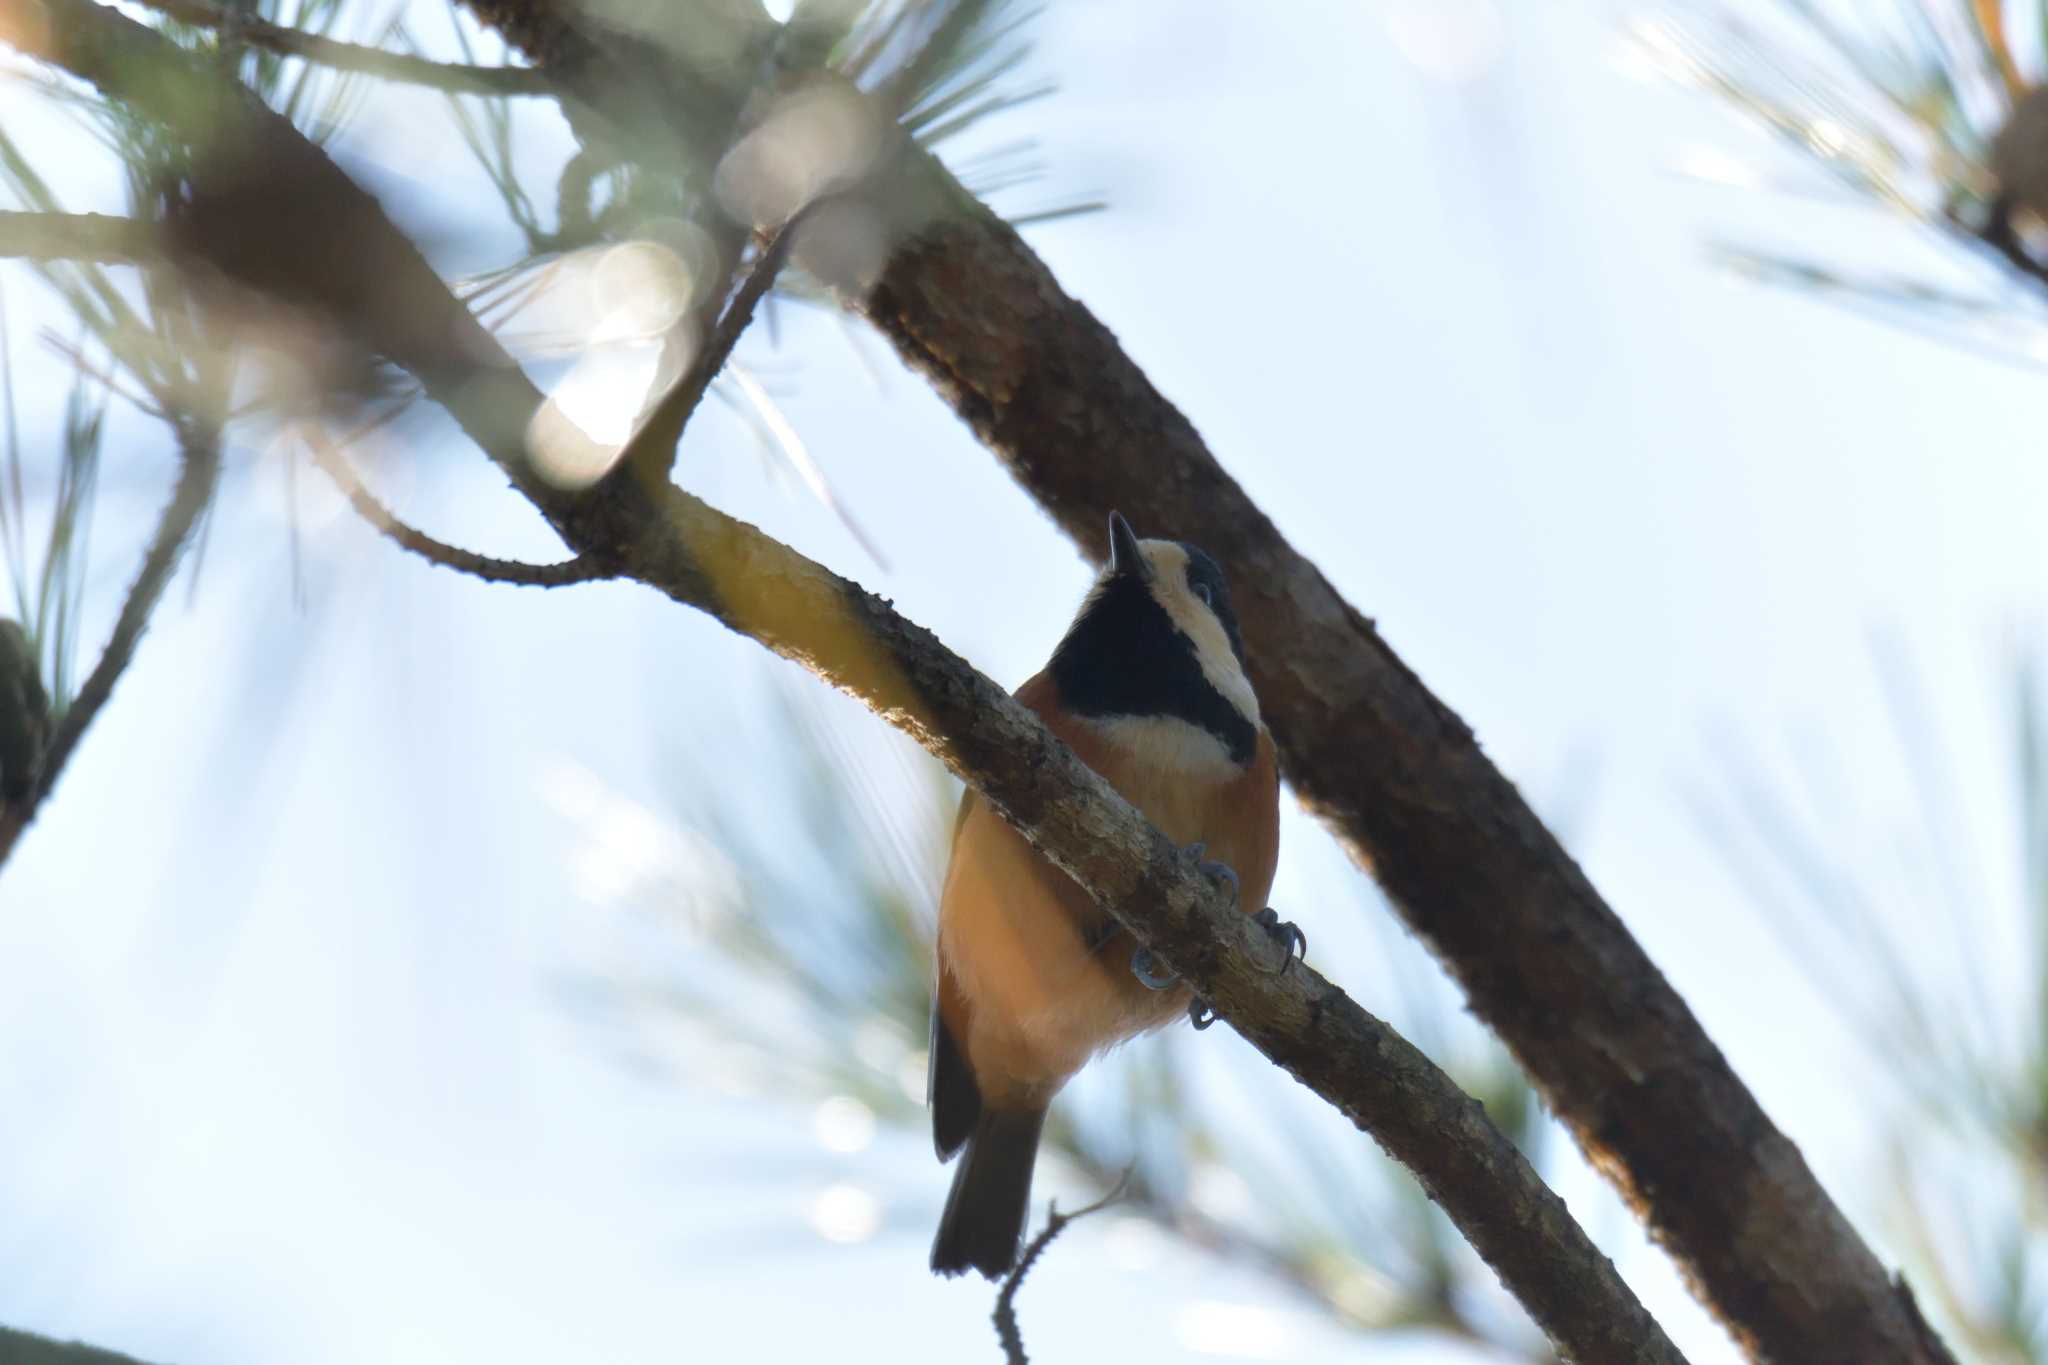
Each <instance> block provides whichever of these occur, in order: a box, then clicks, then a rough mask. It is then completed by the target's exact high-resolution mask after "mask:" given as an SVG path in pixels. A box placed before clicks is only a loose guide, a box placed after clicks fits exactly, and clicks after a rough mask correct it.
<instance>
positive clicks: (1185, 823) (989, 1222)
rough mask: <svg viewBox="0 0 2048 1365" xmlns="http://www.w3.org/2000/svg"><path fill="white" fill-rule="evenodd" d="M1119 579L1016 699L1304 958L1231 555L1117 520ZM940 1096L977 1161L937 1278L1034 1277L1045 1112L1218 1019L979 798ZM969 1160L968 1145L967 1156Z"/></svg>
mask: <svg viewBox="0 0 2048 1365" xmlns="http://www.w3.org/2000/svg"><path fill="white" fill-rule="evenodd" d="M1109 540H1110V561H1109V567H1108V568H1107V569H1106V570H1104V571H1103V573H1102V576H1101V577H1100V578H1098V579H1097V580H1096V583H1095V586H1094V588H1093V589H1092V590H1091V591H1090V592H1089V594H1088V596H1087V599H1086V600H1085V601H1083V602H1082V603H1081V609H1080V611H1079V612H1078V613H1076V615H1075V617H1074V623H1073V624H1072V625H1071V626H1069V627H1068V628H1067V633H1066V637H1065V638H1064V639H1062V640H1061V641H1060V643H1059V647H1058V648H1057V649H1055V650H1054V651H1053V656H1052V662H1051V663H1050V664H1048V665H1047V666H1046V668H1045V669H1044V670H1043V671H1042V672H1040V673H1039V674H1038V675H1037V676H1036V677H1034V678H1032V679H1031V680H1030V681H1029V682H1027V683H1025V684H1024V685H1023V686H1022V687H1020V688H1018V689H1017V692H1016V696H1017V700H1018V701H1020V702H1022V703H1024V705H1026V706H1028V707H1030V708H1031V709H1032V710H1033V711H1035V712H1037V713H1038V715H1039V717H1040V718H1041V719H1042V720H1044V721H1045V723H1046V725H1047V727H1048V728H1050V729H1051V730H1052V732H1053V733H1054V734H1056V735H1058V736H1059V737H1060V738H1061V739H1062V740H1064V741H1066V743H1067V744H1068V745H1069V746H1070V747H1071V748H1072V749H1073V750H1074V752H1075V753H1076V754H1078V755H1079V756H1080V757H1081V760H1082V761H1083V762H1085V763H1086V764H1088V766H1089V767H1091V768H1093V769H1095V771H1096V772H1098V773H1100V774H1101V775H1102V776H1103V777H1104V778H1106V779H1107V780H1108V782H1109V784H1110V785H1111V786H1113V787H1115V788H1116V789H1117V791H1118V792H1119V793H1121V794H1122V795H1123V797H1124V799H1125V800H1127V801H1129V802H1130V803H1131V804H1132V805H1134V806H1136V807H1137V808H1138V809H1139V810H1140V811H1142V812H1144V814H1145V816H1146V818H1148V819H1149V820H1151V821H1152V823H1153V824H1155V825H1157V826H1158V827H1159V829H1160V830H1161V831H1162V832H1164V833H1165V834H1166V835H1167V837H1169V838H1171V839H1173V840H1174V841H1175V842H1177V843H1181V844H1197V845H1201V846H1202V851H1203V852H1205V853H1206V854H1207V855H1208V856H1209V857H1210V858H1211V859H1214V860H1215V861H1212V862H1208V863H1205V867H1206V868H1207V869H1208V870H1209V871H1210V872H1211V873H1212V874H1213V875H1215V876H1217V877H1219V878H1221V879H1224V880H1226V881H1229V882H1231V883H1233V884H1235V886H1236V887H1237V890H1238V893H1239V904H1241V905H1244V906H1246V907H1248V908H1251V909H1255V910H1258V911H1259V913H1258V918H1259V920H1260V921H1261V922H1262V923H1264V924H1266V925H1267V927H1268V928H1269V929H1271V930H1273V931H1274V932H1275V933H1276V934H1280V935H1282V937H1283V941H1286V942H1288V943H1289V945H1290V947H1292V946H1293V945H1294V944H1296V943H1299V942H1301V941H1302V940H1301V935H1300V933H1299V931H1297V930H1295V929H1294V928H1293V926H1292V925H1283V924H1280V923H1279V921H1278V918H1277V916H1275V915H1274V914H1273V913H1272V912H1271V911H1270V910H1264V909H1262V907H1264V906H1265V904H1266V893H1267V891H1268V890H1269V889H1270V888H1271V886H1272V883H1273V866H1274V862H1275V860H1276V859H1277V858H1278V856H1279V851H1280V779H1279V773H1278V769H1277V768H1276V766H1275V764H1274V759H1273V739H1272V736H1271V735H1269V734H1267V733H1266V728H1265V726H1264V725H1263V724H1261V723H1260V721H1259V703H1258V699H1257V698H1256V697H1254V696H1253V695H1252V685H1251V683H1250V681H1249V680H1247V679H1246V677H1245V672H1244V644H1243V641H1242V640H1240V639H1239V637H1238V630H1237V617H1236V615H1235V613H1233V612H1232V611H1231V609H1230V594H1229V592H1228V591H1227V589H1226V588H1225V586H1224V583H1223V573H1222V570H1220V569H1219V568H1217V566H1216V561H1215V560H1213V559H1211V558H1210V557H1209V556H1208V555H1206V554H1204V553H1203V552H1202V551H1200V550H1198V549H1196V548H1195V547H1194V546H1192V545H1184V544H1181V543H1179V542H1176V541H1171V540H1139V539H1138V538H1137V536H1136V535H1135V534H1133V533H1132V531H1131V527H1130V524H1129V523H1128V522H1126V521H1125V520H1124V519H1123V517H1122V516H1120V515H1118V514H1116V513H1111V514H1110V518H1109ZM937 995H938V999H937V1001H936V1003H935V1006H934V1008H933V1011H932V1038H931V1071H930V1076H929V1082H928V1099H929V1101H930V1104H931V1110H932V1139H933V1143H934V1145H935V1146H936V1147H937V1148H938V1152H939V1159H940V1160H941V1161H946V1160H949V1159H951V1158H952V1157H953V1156H954V1155H956V1154H958V1155H959V1156H960V1166H959V1169H958V1170H957V1171H956V1172H955V1173H954V1176H953V1189H952V1193H951V1194H949V1195H948V1196H947V1197H946V1211H945V1213H944V1214H943V1215H942V1216H941V1217H940V1219H939V1233H938V1238H937V1240H935V1241H934V1242H933V1243H932V1269H933V1270H934V1271H936V1272H938V1273H939V1274H941V1275H957V1274H959V1273H961V1272H962V1271H965V1270H967V1269H968V1268H970V1267H972V1268H973V1269H975V1270H979V1271H980V1272H981V1273H982V1274H984V1275H986V1276H988V1277H989V1278H990V1279H995V1278H997V1277H999V1276H1001V1275H1003V1274H1005V1273H1007V1272H1008V1271H1009V1270H1010V1268H1011V1266H1012V1265H1014V1264H1015V1262H1016V1259H1017V1252H1018V1243H1019V1242H1020V1241H1021V1240H1022V1237H1023V1232H1024V1224H1025V1219H1026V1216H1027V1212H1028V1205H1029V1203H1030V1200H1031V1170H1032V1166H1033V1164H1034V1162H1035V1160H1036V1158H1037V1155H1038V1135H1039V1129H1040V1127H1041V1126H1042V1125H1043V1124H1044V1122H1045V1111H1046V1106H1047V1105H1048V1104H1049V1103H1050V1102H1051V1100H1052V1097H1053V1096H1054V1095H1055V1094H1057V1093H1058V1092H1059V1089H1060V1087H1061V1086H1063V1085H1065V1084H1066V1083H1067V1081H1068V1080H1069V1079H1070V1078H1071V1077H1072V1076H1073V1075H1074V1073H1075V1072H1077V1071H1079V1070H1080V1069H1081V1067H1082V1066H1083V1065H1085V1064H1086V1063H1087V1061H1088V1059H1089V1058H1091V1057H1093V1056H1094V1055H1095V1054H1096V1053H1098V1052H1102V1051H1103V1050H1105V1049H1107V1048H1109V1047H1112V1046H1114V1045H1116V1044H1117V1043H1120V1042H1122V1041H1124V1040H1125V1039H1127V1038H1131V1037H1135V1036H1136V1035H1138V1034H1140V1033H1145V1032H1148V1031H1150V1030H1152V1029H1156V1028H1159V1027H1161V1026H1163V1025H1165V1024H1167V1023H1169V1022H1171V1021H1172V1020H1173V1019H1175V1018H1176V1017H1178V1016H1179V1015H1181V1014H1183V1013H1190V1014H1193V1015H1194V1016H1195V1018H1196V1022H1197V1024H1198V1026H1199V1025H1200V1024H1201V1023H1202V1022H1203V1016H1204V1014H1205V1009H1204V1007H1203V1006H1202V1005H1201V1003H1200V1002H1199V1001H1197V1000H1195V999H1194V996H1193V992H1192V991H1191V990H1190V989H1189V988H1188V987H1187V986H1186V985H1184V984H1182V983H1180V982H1178V981H1177V980H1175V979H1174V978H1173V977H1172V976H1170V975H1168V974H1165V973H1164V972H1163V971H1162V970H1160V969H1159V968H1158V967H1157V966H1156V965H1155V964H1154V963H1153V962H1152V961H1151V959H1150V956H1149V955H1148V954H1147V953H1146V952H1145V951H1144V950H1143V949H1142V948H1139V947H1138V946H1137V945H1136V943H1135V941H1134V940H1133V939H1132V938H1131V936H1130V935H1129V934H1128V933H1126V932H1124V931H1123V930H1122V929H1121V928H1120V927H1119V926H1118V925H1117V923H1116V921H1115V920H1114V919H1112V918H1110V917H1109V916H1108V915H1107V914H1105V913H1104V912H1103V911H1102V910H1101V909H1099V908H1098V907H1097V906H1096V904H1095V902H1094V900H1093V899H1092V898H1091V897H1090V896H1089V895H1088V893H1087V892H1086V891H1083V890H1082V889H1081V887H1080V886H1079V885H1078V884H1076V883H1075V882H1074V881H1073V880H1072V879H1071V878H1070V877H1068V876H1067V875H1066V873H1064V872H1061V871H1060V870H1059V869H1058V868H1056V867H1054V866H1053V865H1052V864H1051V863H1049V862H1047V861H1045V859H1044V858H1042V857H1040V856H1039V854H1038V853H1037V852H1036V851H1035V850H1034V849H1033V848H1032V847H1031V845H1030V844H1029V843H1027V842H1025V839H1024V836H1023V835H1021V834H1019V833H1018V832H1017V831H1016V830H1014V829H1012V828H1011V827H1010V825H1009V823H1008V822H1007V821H1005V820H1004V819H1003V817H1002V816H1000V815H998V814H997V813H996V812H995V811H994V810H992V809H991V808H990V807H989V805H988V804H987V803H986V802H985V801H983V800H981V799H980V798H979V797H978V796H977V795H976V794H975V792H974V791H973V790H972V789H971V788H970V789H969V790H968V792H967V794H966V796H965V797H964V798H962V800H961V802H960V817H959V821H958V823H957V824H956V825H955V826H954V833H953V856H952V861H951V863H950V864H949V866H948V867H947V869H946V880H945V887H944V890H943V891H942V892H941V894H940V899H939V935H938V990H937ZM963 1149H964V1150H963Z"/></svg>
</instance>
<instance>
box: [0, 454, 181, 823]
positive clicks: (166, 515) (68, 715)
mask: <svg viewBox="0 0 2048 1365" xmlns="http://www.w3.org/2000/svg"><path fill="white" fill-rule="evenodd" d="M176 426H177V432H178V453H179V457H180V465H179V470H178V482H177V486H176V487H175V488H174V489H173V490H172V492H171V500H170V502H169V503H168V504H166V506H165V507H164V511H163V516H162V517H160V518H159V519H158V521H157V528H156V534H155V535H154V536H153V537H152V538H151V539H150V543H149V549H148V550H147V552H145V553H144V555H143V558H142V568H141V570H140V571H139V572H138V573H137V574H136V575H135V582H134V584H133V585H132V586H131V587H130V588H129V589H128V596H127V597H126V599H124V600H123V601H122V603H121V611H120V614H119V615H118V616H117V617H115V619H114V630H113V633H112V634H111V635H110V636H109V637H108V639H107V646H106V648H105V649H104V650H102V651H101V653H100V658H99V662H98V663H96V664H94V665H93V670H92V672H91V673H89V674H87V675H86V679H85V681H84V682H83V683H81V684H80V685H79V688H78V695H77V696H76V697H74V698H73V699H72V701H71V704H70V705H69V706H67V707H65V708H64V714H63V715H62V716H61V717H59V718H58V720H57V723H56V725H55V726H54V727H53V728H52V729H51V731H50V741H49V744H48V745H47V746H46V747H45V748H44V750H43V754H42V762H41V765H40V768H39V770H38V773H37V776H36V782H35V785H34V787H32V788H31V789H30V790H29V793H28V795H27V796H26V797H24V798H22V799H21V800H18V801H14V802H10V803H5V804H0V862H5V861H6V859H7V855H8V854H9V853H10V852H11V851H12V850H13V848H14V845H15V842H16V841H17V840H19V839H20V838H21V834H22V831H23V830H25V829H27V828H28V825H29V822H30V821H32V820H34V819H35V817H36V812H37V810H39V809H40V808H41V806H42V804H43V802H44V801H46V800H48V799H49V796H50V792H51V791H52V789H54V788H55V787H56V785H57V779H58V777H59V776H61V775H62V773H63V771H64V765H65V764H66V763H68V762H70V761H71V755H72V752H73V751H74V750H75V749H76V748H77V747H78V741H79V740H80V739H81V738H82V737H83V736H84V734H85V731H86V727H88V726H89V725H91V724H92V723H93V720H94V719H95V718H96V717H97V716H98V715H99V713H100V708H102V707H103V706H105V705H106V704H107V699H108V698H109V697H111V696H113V694H114V684H115V683H117V682H119V681H120V678H121V675H122V673H124V672H126V671H127V668H128V664H129V661H130V660H132V659H133V658H134V657H135V646H136V645H137V644H138V643H139V642H140V641H141V639H142V632H143V630H144V629H145V628H146V627H147V626H148V625H149V618H150V616H151V614H152V613H154V612H155V610H156V605H157V602H158V601H159V600H160V599H161V598H162V597H163V592H164V587H165V585H166V584H168V583H169V582H170V581H171V573H172V571H173V570H175V569H176V568H177V566H178V556H179V554H180V553H181V552H182V551H183V550H184V548H185V543H186V541H187V540H189V539H190V538H191V535H192V528H193V526H194V525H196V524H197V523H198V520H199V514H200V513H201V512H203V511H205V510H206V504H207V503H208V501H210V500H211V498H212V496H213V486H214V483H215V481H216V480H218V478H219V477H220V432H219V431H218V430H217V429H215V428H213V427H212V426H211V425H210V424H207V423H203V422H201V421H199V420H198V419H196V418H193V417H191V416H181V417H179V418H178V419H177V421H176Z"/></svg>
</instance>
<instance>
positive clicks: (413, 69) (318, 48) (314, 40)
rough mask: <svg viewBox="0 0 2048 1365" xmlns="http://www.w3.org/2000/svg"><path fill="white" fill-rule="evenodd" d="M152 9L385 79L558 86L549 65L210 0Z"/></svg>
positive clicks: (462, 85) (454, 88)
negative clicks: (429, 48)
mask: <svg viewBox="0 0 2048 1365" xmlns="http://www.w3.org/2000/svg"><path fill="white" fill-rule="evenodd" d="M141 3H142V4H144V5H147V6H148V7H149V8H150V9H153V10H155V11H156V12H157V13H159V14H162V15H164V16H166V17H168V18H171V19H175V20H177V21H178V22H179V23H181V24H191V25H192V26H193V27H195V28H209V29H225V28H228V27H230V26H232V27H233V29H234V32H235V36H236V37H237V38H239V39H240V40H241V41H243V42H245V43H248V44H250V45H251V46H254V47H260V48H264V49H267V50H268V51H271V52H278V53H282V54H284V55H285V56H287V57H302V58H304V59H305V60H306V61H309V62H315V63H318V64H319V65H321V66H329V67H333V68H334V69H335V70H337V71H353V72H357V73H359V74H361V75H365V76H376V77H378V78H380V79H382V80H388V81H403V82H405V83H406V84H408V85H418V86H424V87H426V88H427V89H430V90H445V91H447V92H448V93H449V94H453V95H547V94H552V93H553V91H554V87H553V83H552V82H551V81H550V80H549V79H548V75H547V73H546V72H545V71H542V70H540V69H539V68H538V67H531V66H469V65H465V64H463V63H460V62H437V61H432V60H429V59H428V58H425V57H415V56H413V55H411V54H410V53H405V52H386V51H384V50H383V49H382V48H377V47H366V46H364V45H363V44H361V43H346V42H342V41H341V40H340V39H337V38H329V37H326V36H324V35H322V34H318V33H308V32H306V31H305V30H304V29H296V28H287V27H286V26H284V25H283V24H273V23H271V22H270V21H268V20H266V19H258V18H256V17H254V16H253V15H251V16H248V17H244V16H242V15H230V14H229V13H227V11H225V10H223V9H221V8H220V7H219V6H217V5H213V4H210V3H208V0H141Z"/></svg>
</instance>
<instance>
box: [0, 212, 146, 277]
mask: <svg viewBox="0 0 2048 1365" xmlns="http://www.w3.org/2000/svg"><path fill="white" fill-rule="evenodd" d="M159 231H160V229H159V228H158V227H157V225H156V224H154V223H146V222H143V221H142V220H140V219H137V218H123V217H121V216H119V215H118V214H109V213H29V212H24V211H22V210H19V209H5V210H0V256H11V257H26V258H28V259H30V260H37V261H91V262H97V263H100V264H103V265H115V264H125V263H132V262H136V261H142V260H147V259H149V258H151V257H154V256H159V255H161V254H162V252H163V248H162V246H161V245H160V244H159V237H158V234H159Z"/></svg>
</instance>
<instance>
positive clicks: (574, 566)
mask: <svg viewBox="0 0 2048 1365" xmlns="http://www.w3.org/2000/svg"><path fill="white" fill-rule="evenodd" d="M306 439H307V445H308V446H309V448H310V449H311V450H312V452H313V463H314V464H315V465H318V466H319V468H320V471H321V472H322V473H324V474H325V475H327V477H328V478H329V479H331V480H333V481H334V486H335V487H336V488H338V489H340V490H341V495H342V496H343V497H345V498H347V499H348V505H349V506H350V507H352V508H354V509H355V512H356V515H357V516H359V517H361V518H362V519H363V520H364V521H367V522H368V523H370V525H371V526H373V527H375V528H376V529H377V532H378V534H380V535H382V536H384V537H385V538H386V539H387V540H389V541H391V542H392V544H394V545H397V546H398V547H399V548H400V549H404V550H409V551H411V552H412V553H413V554H416V555H418V556H420V557H421V558H422V559H425V560H427V561H428V562H429V563H432V564H439V565H440V566H442V567H443V568H447V569H454V570H455V571H456V572H457V573H466V574H468V575H470V576H471V577H472V578H481V579H483V580H484V581H485V582H487V583H510V584H514V585H516V586H521V587H529V588H562V587H568V586H569V585H571V584H574V583H595V582H599V581H601V580H603V579H607V578H617V577H618V576H619V571H618V570H617V569H615V568H612V567H610V566H609V565H606V564H604V563H602V562H601V561H599V560H597V559H595V558H593V557H592V556H590V555H577V556H575V557H574V558H573V559H565V560H563V561H562V562H561V563H559V564H529V563H526V562H525V561H523V560H517V559H496V558H493V557H492V556H490V555H480V554H478V553H476V552H475V551H474V550H465V549H463V548H462V547H461V546H459V545H450V544H449V543H448V542H447V541H445V540H436V539H435V538H434V537H432V536H430V535H428V534H427V533H426V532H424V531H421V530H419V529H417V528H416V527H413V526H411V525H409V524H408V523H406V522H405V521H403V520H401V519H400V518H399V516H398V514H397V513H396V512H393V511H392V510H391V509H390V508H389V507H387V506H386V505H385V504H384V502H383V500H382V499H380V498H379V497H378V496H377V495H376V494H375V493H372V492H371V491H370V490H369V489H368V488H367V487H365V486H364V484H363V481H362V478H361V476H359V475H358V474H357V473H356V471H355V469H354V467H353V466H351V465H350V464H349V462H348V457H347V456H345V455H343V454H342V453H341V451H340V450H338V449H336V448H335V445H334V443H333V442H332V441H330V440H328V439H327V437H326V436H325V435H323V434H321V433H319V432H308V433H307V438H306Z"/></svg>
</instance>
